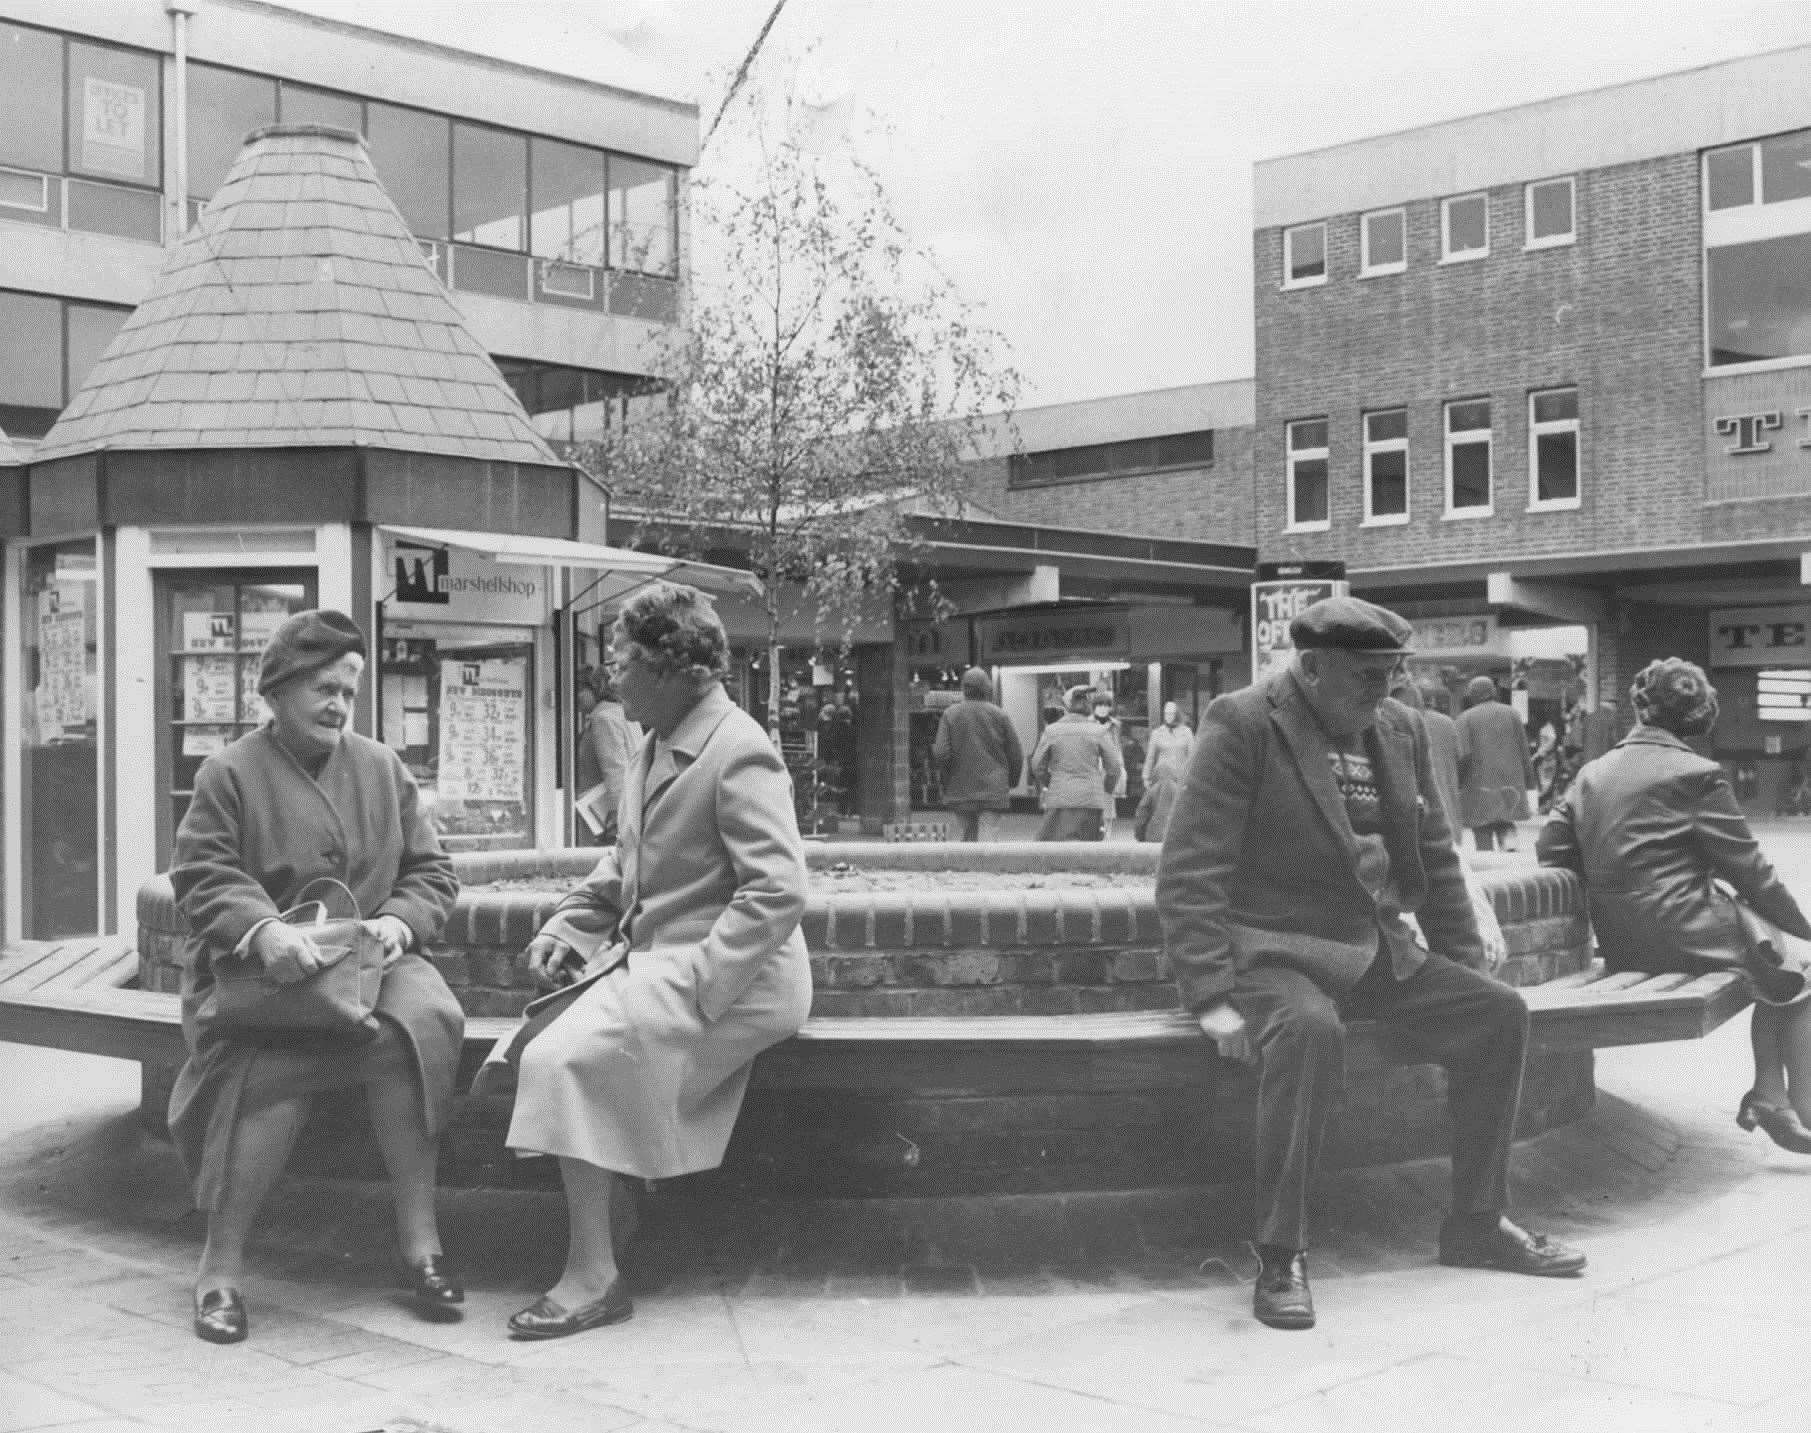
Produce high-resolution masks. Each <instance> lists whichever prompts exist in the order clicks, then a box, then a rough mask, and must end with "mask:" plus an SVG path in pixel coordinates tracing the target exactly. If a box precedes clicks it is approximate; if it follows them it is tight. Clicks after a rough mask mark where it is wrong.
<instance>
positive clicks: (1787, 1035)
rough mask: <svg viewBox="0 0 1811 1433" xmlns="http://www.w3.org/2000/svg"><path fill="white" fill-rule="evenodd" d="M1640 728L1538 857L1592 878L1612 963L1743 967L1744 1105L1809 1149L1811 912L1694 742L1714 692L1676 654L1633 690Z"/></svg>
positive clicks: (1603, 760)
mask: <svg viewBox="0 0 1811 1433" xmlns="http://www.w3.org/2000/svg"><path fill="white" fill-rule="evenodd" d="M1629 696H1630V697H1631V699H1632V700H1633V702H1634V705H1635V715H1636V723H1637V724H1636V726H1635V729H1634V730H1633V731H1631V732H1630V733H1629V734H1628V735H1627V736H1625V737H1624V738H1623V739H1622V740H1621V741H1620V742H1618V743H1617V744H1616V746H1614V747H1613V748H1611V749H1610V750H1609V751H1607V752H1605V753H1604V754H1603V755H1602V756H1600V757H1598V758H1597V759H1596V760H1595V761H1592V762H1588V763H1586V765H1585V766H1584V768H1583V769H1582V770H1581V771H1580V772H1579V773H1578V778H1577V780H1576V781H1574V782H1573V784H1572V789H1571V790H1570V791H1568V792H1567V793H1566V796H1565V799H1564V800H1562V801H1561V802H1560V803H1559V804H1558V805H1557V806H1556V807H1555V808H1554V810H1553V815H1552V817H1551V818H1550V819H1549V820H1548V822H1547V825H1546V827H1545V828H1544V829H1543V830H1542V832H1541V836H1540V842H1539V844H1538V846H1537V847H1536V849H1537V851H1538V852H1539V854H1540V859H1541V863H1542V864H1543V865H1547V866H1565V867H1569V868H1570V869H1572V870H1574V871H1577V872H1578V873H1579V875H1581V876H1583V877H1584V881H1585V890H1586V894H1587V896H1588V898H1589V901H1590V910H1591V928H1592V931H1593V932H1594V933H1595V935H1596V937H1597V945H1598V949H1599V951H1600V952H1601V953H1602V955H1603V958H1604V964H1605V966H1606V967H1607V968H1608V969H1610V970H1612V971H1618V970H1639V971H1645V972H1647V973H1649V974H1660V973H1664V972H1668V971H1681V972H1684V973H1686V974H1690V975H1699V974H1703V973H1705V972H1708V971H1714V970H1730V969H1733V970H1739V971H1741V972H1742V974H1743V976H1744V978H1745V979H1746V980H1747V982H1748V986H1749V990H1750V992H1751V993H1752V994H1753V996H1754V998H1755V1002H1756V1003H1755V1007H1754V1024H1753V1044H1754V1087H1753V1088H1752V1089H1750V1090H1749V1091H1748V1093H1747V1094H1746V1095H1744V1096H1743V1097H1742V1104H1741V1108H1740V1110H1739V1112H1738V1113H1737V1115H1736V1119H1737V1121H1738V1123H1740V1124H1741V1126H1742V1128H1744V1129H1750V1130H1751V1129H1753V1128H1755V1126H1756V1125H1759V1126H1760V1127H1761V1128H1762V1129H1763V1130H1765V1131H1766V1132H1767V1135H1768V1136H1769V1138H1771V1139H1772V1140H1773V1142H1774V1143H1775V1144H1777V1145H1779V1146H1781V1147H1782V1148H1784V1149H1789V1150H1793V1151H1796V1152H1797V1153H1800V1154H1811V1130H1807V1128H1806V1125H1805V1121H1806V1120H1808V1119H1811V1013H1808V1012H1811V999H1808V998H1807V996H1808V995H1811V989H1808V987H1807V984H1806V977H1805V972H1804V970H1803V968H1802V964H1803V962H1802V960H1801V958H1800V957H1799V956H1798V955H1797V954H1796V953H1795V952H1793V951H1792V950H1791V949H1790V947H1789V944H1788V937H1792V936H1796V937H1798V938H1799V939H1800V940H1811V922H1808V921H1807V920H1806V919H1805V915H1804V912H1803V911H1802V910H1800V909H1799V904H1798V902H1797V901H1796V900H1794V899H1793V896H1792V893H1791V892H1790V891H1789V890H1787V889H1786V887H1785V886H1784V885H1783V884H1781V882H1780V879H1779V877H1778V876H1777V875H1776V874H1775V873H1774V870H1773V867H1772V865H1771V864H1770V863H1769V862H1768V860H1767V858H1766V856H1764V855H1763V854H1762V853H1761V848H1760V845H1759V844H1758V843H1757V842H1756V841H1755V839H1754V834H1753V833H1752V832H1751V831H1750V830H1749V829H1748V821H1747V819H1746V818H1745V817H1744V816H1743V814H1742V808H1741V807H1740V806H1739V805H1737V804H1736V798H1735V793H1734V792H1732V791H1731V790H1730V788H1729V782H1728V781H1727V780H1726V779H1725V777H1724V775H1723V770H1722V768H1721V767H1719V766H1718V765H1717V764H1716V763H1715V762H1714V761H1710V760H1707V759H1706V758H1705V757H1702V756H1700V755H1698V753H1697V752H1695V751H1693V750H1692V749H1691V747H1690V746H1688V745H1687V744H1686V743H1687V741H1688V740H1690V739H1691V738H1694V737H1705V736H1708V735H1709V734H1710V731H1711V728H1712V727H1713V726H1715V725H1716V721H1717V692H1716V688H1714V687H1713V686H1711V684H1710V682H1709V680H1708V679H1707V678H1706V677H1705V675H1704V671H1703V669H1702V668H1700V667H1698V666H1696V665H1695V664H1693V663H1691V662H1687V661H1684V660H1682V659H1680V658H1678V657H1668V658H1666V659H1665V660H1663V661H1658V662H1650V663H1649V664H1648V665H1647V666H1646V667H1644V668H1642V670H1641V672H1640V674H1639V675H1637V676H1636V678H1635V682H1634V685H1633V686H1631V687H1630V688H1629Z"/></svg>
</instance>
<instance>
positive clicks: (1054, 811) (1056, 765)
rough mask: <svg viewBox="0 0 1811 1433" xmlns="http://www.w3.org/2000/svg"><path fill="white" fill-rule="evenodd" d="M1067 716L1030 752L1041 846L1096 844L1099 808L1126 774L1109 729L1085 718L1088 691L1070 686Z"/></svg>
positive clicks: (1091, 692) (1091, 695)
mask: <svg viewBox="0 0 1811 1433" xmlns="http://www.w3.org/2000/svg"><path fill="white" fill-rule="evenodd" d="M1064 704H1065V705H1066V706H1067V707H1068V711H1067V712H1066V713H1064V715H1063V717H1062V719H1061V720H1059V721H1054V722H1052V723H1051V724H1050V725H1049V726H1047V727H1045V728H1044V731H1043V734H1042V735H1041V736H1039V737H1038V744H1037V746H1036V747H1035V748H1034V749H1033V751H1032V753H1031V775H1032V778H1033V779H1034V780H1035V781H1036V782H1037V783H1038V785H1039V787H1040V788H1042V790H1043V793H1044V824H1043V826H1041V827H1040V828H1039V830H1038V840H1040V841H1098V840H1100V839H1101V807H1102V804H1103V802H1105V800H1106V799H1107V792H1108V791H1110V790H1111V789H1112V788H1114V787H1116V786H1118V785H1119V778H1120V777H1121V776H1122V775H1124V773H1125V764H1124V762H1122V761H1121V760H1120V756H1119V744H1118V743H1117V742H1116V741H1115V740H1114V739H1113V733H1112V731H1111V729H1110V728H1108V727H1105V726H1102V725H1101V724H1100V723H1099V722H1097V721H1095V720H1094V718H1093V717H1092V716H1090V715H1089V712H1090V710H1091V708H1092V707H1093V705H1094V689H1093V688H1092V687H1085V686H1083V687H1071V688H1070V689H1069V691H1068V693H1067V695H1066V696H1065V698H1064Z"/></svg>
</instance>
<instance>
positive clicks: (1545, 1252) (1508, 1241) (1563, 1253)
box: [1440, 1214, 1585, 1278]
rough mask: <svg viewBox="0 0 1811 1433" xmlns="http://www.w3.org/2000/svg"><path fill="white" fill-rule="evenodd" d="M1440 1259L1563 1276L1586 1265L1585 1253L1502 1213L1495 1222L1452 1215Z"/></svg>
mask: <svg viewBox="0 0 1811 1433" xmlns="http://www.w3.org/2000/svg"><path fill="white" fill-rule="evenodd" d="M1440 1262H1441V1263H1442V1264H1450V1265H1452V1267H1454V1268H1455V1269H1501V1270H1503V1271H1504V1272H1506V1273H1510V1274H1536V1275H1540V1276H1542V1277H1546V1278H1559V1277H1563V1276H1565V1275H1568V1274H1576V1273H1578V1272H1579V1271H1580V1270H1582V1269H1583V1268H1584V1267H1585V1256H1584V1255H1583V1254H1582V1253H1580V1252H1579V1251H1578V1250H1577V1249H1572V1248H1568V1247H1567V1246H1566V1245H1564V1244H1561V1243H1560V1242H1559V1241H1558V1240H1555V1239H1549V1238H1548V1237H1547V1236H1546V1235H1545V1234H1531V1233H1529V1232H1528V1230H1526V1229H1524V1228H1522V1227H1521V1225H1519V1224H1517V1223H1515V1222H1514V1221H1513V1220H1511V1219H1510V1218H1509V1216H1508V1215H1505V1214H1499V1215H1498V1216H1497V1221H1496V1223H1494V1224H1482V1223H1481V1222H1480V1221H1478V1220H1473V1219H1457V1218H1449V1219H1447V1221H1446V1222H1445V1223H1444V1224H1442V1225H1441V1226H1440Z"/></svg>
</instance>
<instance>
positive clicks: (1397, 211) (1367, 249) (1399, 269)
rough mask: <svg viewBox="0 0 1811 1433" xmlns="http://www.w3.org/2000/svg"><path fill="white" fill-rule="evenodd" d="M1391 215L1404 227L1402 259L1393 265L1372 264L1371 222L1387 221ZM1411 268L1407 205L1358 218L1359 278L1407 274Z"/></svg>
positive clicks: (1377, 211)
mask: <svg viewBox="0 0 1811 1433" xmlns="http://www.w3.org/2000/svg"><path fill="white" fill-rule="evenodd" d="M1391 215H1394V216H1395V217H1396V220H1397V222H1398V223H1400V224H1401V225H1402V257H1401V258H1400V259H1397V260H1395V261H1394V262H1393V263H1387V264H1374V263H1372V262H1371V221H1372V220H1373V219H1386V218H1389V217H1390V216H1391ZM1408 267H1409V211H1408V209H1407V207H1406V206H1405V205H1401V204H1398V205H1396V206H1395V207H1393V208H1389V209H1371V210H1367V211H1366V212H1365V213H1363V214H1360V215H1359V216H1358V277H1359V278H1361V279H1374V278H1380V277H1382V276H1383V275H1385V274H1401V273H1406V272H1407V271H1408Z"/></svg>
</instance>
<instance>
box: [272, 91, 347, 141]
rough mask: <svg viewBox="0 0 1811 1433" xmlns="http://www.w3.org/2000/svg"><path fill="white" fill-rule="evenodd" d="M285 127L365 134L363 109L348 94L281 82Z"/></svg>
mask: <svg viewBox="0 0 1811 1433" xmlns="http://www.w3.org/2000/svg"><path fill="white" fill-rule="evenodd" d="M283 123H284V124H331V125H335V126H337V127H338V128H340V129H349V130H351V131H352V132H353V133H354V134H363V133H364V132H365V116H364V107H363V106H362V105H360V104H359V102H358V101H357V100H355V99H353V98H352V97H351V96H350V95H336V94H334V93H332V92H331V91H329V90H317V89H310V88H309V87H308V86H307V85H292V84H290V83H289V81H287V80H285V81H284V82H283Z"/></svg>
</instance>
